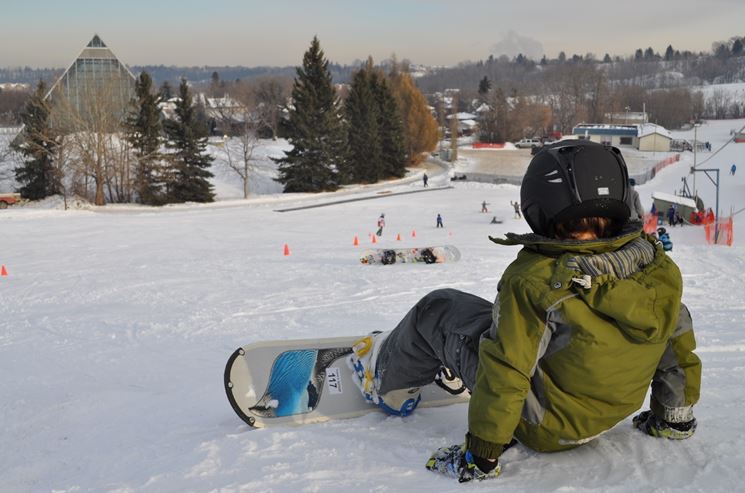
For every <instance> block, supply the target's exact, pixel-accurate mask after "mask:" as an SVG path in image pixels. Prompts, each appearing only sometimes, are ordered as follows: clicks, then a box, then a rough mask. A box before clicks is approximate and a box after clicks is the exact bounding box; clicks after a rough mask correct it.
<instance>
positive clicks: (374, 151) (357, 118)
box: [342, 61, 383, 183]
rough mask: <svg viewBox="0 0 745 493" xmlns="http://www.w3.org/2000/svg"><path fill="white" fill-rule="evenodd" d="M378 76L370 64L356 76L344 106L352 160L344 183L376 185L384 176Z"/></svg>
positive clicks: (345, 168) (345, 171) (349, 155)
mask: <svg viewBox="0 0 745 493" xmlns="http://www.w3.org/2000/svg"><path fill="white" fill-rule="evenodd" d="M374 77H375V75H374V73H373V68H372V64H371V63H370V62H369V61H368V63H367V65H366V66H364V67H362V68H361V69H359V70H358V71H357V72H355V74H354V75H353V76H352V83H351V85H350V88H349V95H348V96H347V99H346V102H345V107H344V109H345V114H346V122H347V143H348V146H349V154H348V161H347V163H346V165H345V166H344V167H343V168H342V170H343V173H342V179H343V181H344V182H349V183H375V182H376V181H378V180H379V179H380V177H381V175H382V174H383V170H382V161H381V152H380V151H381V143H380V133H379V129H378V123H379V112H378V109H379V107H378V101H377V98H376V95H375V94H374V93H373V83H374V82H373V78H374Z"/></svg>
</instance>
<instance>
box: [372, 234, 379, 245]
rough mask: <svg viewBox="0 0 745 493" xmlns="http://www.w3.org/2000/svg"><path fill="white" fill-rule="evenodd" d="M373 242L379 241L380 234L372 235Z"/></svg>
mask: <svg viewBox="0 0 745 493" xmlns="http://www.w3.org/2000/svg"><path fill="white" fill-rule="evenodd" d="M372 242H373V243H377V242H378V235H372Z"/></svg>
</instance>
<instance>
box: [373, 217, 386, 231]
mask: <svg viewBox="0 0 745 493" xmlns="http://www.w3.org/2000/svg"><path fill="white" fill-rule="evenodd" d="M383 228H385V214H383V213H381V214H380V217H379V218H378V230H377V231H376V232H375V234H376V235H378V236H383Z"/></svg>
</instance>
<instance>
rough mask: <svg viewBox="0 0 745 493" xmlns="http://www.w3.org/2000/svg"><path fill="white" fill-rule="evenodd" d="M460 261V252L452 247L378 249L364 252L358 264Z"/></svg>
mask: <svg viewBox="0 0 745 493" xmlns="http://www.w3.org/2000/svg"><path fill="white" fill-rule="evenodd" d="M459 259H460V251H458V249H457V248H455V247H454V246H453V245H443V246H432V247H417V248H378V249H375V250H365V251H364V252H362V255H360V262H362V263H363V264H369V265H373V264H376V265H390V264H409V263H425V264H442V263H446V262H455V261H457V260H459Z"/></svg>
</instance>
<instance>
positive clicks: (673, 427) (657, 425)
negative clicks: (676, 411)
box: [632, 411, 696, 440]
mask: <svg viewBox="0 0 745 493" xmlns="http://www.w3.org/2000/svg"><path fill="white" fill-rule="evenodd" d="M632 422H633V423H634V426H635V427H636V428H639V429H640V430H641V431H643V432H644V433H646V434H647V435H651V436H653V437H658V438H669V439H671V440H684V439H686V438H690V437H692V436H693V433H694V432H695V431H696V418H693V419H692V420H690V421H686V422H685V423H668V422H667V421H665V420H663V419H660V418H658V417H657V416H655V415H654V413H653V412H652V411H644V412H642V413H639V414H637V415H636V416H634V419H633V420H632Z"/></svg>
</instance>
